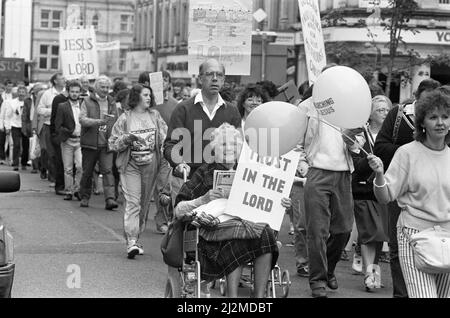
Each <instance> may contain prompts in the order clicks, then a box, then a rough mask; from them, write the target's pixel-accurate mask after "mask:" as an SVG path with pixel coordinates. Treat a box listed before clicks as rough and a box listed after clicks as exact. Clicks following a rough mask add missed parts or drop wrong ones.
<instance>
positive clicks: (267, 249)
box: [198, 226, 278, 281]
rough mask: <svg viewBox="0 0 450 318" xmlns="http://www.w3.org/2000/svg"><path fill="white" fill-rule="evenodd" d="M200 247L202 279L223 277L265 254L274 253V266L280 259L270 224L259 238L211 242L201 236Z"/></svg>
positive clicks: (209, 279) (211, 279)
mask: <svg viewBox="0 0 450 318" xmlns="http://www.w3.org/2000/svg"><path fill="white" fill-rule="evenodd" d="M198 247H199V258H200V264H201V270H202V279H204V280H206V281H214V280H216V279H219V278H222V277H224V276H226V275H228V274H230V273H232V272H233V271H234V270H235V269H236V268H238V267H240V266H244V265H247V264H248V263H249V262H251V261H253V260H255V259H256V258H258V257H259V256H261V255H264V254H268V253H272V268H273V267H274V266H275V265H276V263H277V260H278V246H277V242H276V239H275V236H274V232H273V230H272V229H271V228H270V227H269V226H266V227H265V228H264V229H263V231H262V234H261V236H260V237H259V238H257V239H242V240H241V239H233V240H226V241H220V242H209V241H206V240H204V239H203V238H201V237H200V242H199V245H198Z"/></svg>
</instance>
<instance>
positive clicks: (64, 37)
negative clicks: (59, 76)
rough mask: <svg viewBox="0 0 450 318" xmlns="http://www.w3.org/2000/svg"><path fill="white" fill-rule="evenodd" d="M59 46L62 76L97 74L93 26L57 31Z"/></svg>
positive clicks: (89, 77) (96, 75)
mask: <svg viewBox="0 0 450 318" xmlns="http://www.w3.org/2000/svg"><path fill="white" fill-rule="evenodd" d="M59 47H60V54H61V65H62V70H63V74H64V77H65V78H66V79H68V80H72V79H77V78H80V77H82V76H86V77H87V78H88V79H96V78H97V77H98V76H99V69H98V52H97V41H96V37H95V30H94V27H93V26H91V27H89V28H68V29H61V30H60V31H59Z"/></svg>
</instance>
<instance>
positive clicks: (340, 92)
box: [313, 66, 372, 129]
mask: <svg viewBox="0 0 450 318" xmlns="http://www.w3.org/2000/svg"><path fill="white" fill-rule="evenodd" d="M313 101H314V106H315V107H316V109H317V110H318V111H319V114H320V115H321V117H322V118H323V119H325V120H326V121H327V122H329V123H330V124H333V125H335V126H338V127H340V128H344V129H353V128H359V127H362V126H364V124H365V123H366V122H367V121H368V120H369V117H370V112H371V108H372V97H371V94H370V89H369V85H368V84H367V82H366V80H365V79H364V78H363V77H362V76H361V74H359V73H358V72H357V71H355V70H354V69H352V68H350V67H347V66H334V67H331V68H329V69H327V70H325V71H324V72H323V73H322V74H320V75H319V77H318V78H317V81H316V82H315V83H314V87H313Z"/></svg>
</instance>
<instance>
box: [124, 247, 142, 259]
mask: <svg viewBox="0 0 450 318" xmlns="http://www.w3.org/2000/svg"><path fill="white" fill-rule="evenodd" d="M139 252H140V251H139V247H138V246H137V245H132V246H130V247H128V248H127V253H128V258H129V259H134V257H135V256H136V255H138V254H139Z"/></svg>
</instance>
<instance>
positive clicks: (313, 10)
mask: <svg viewBox="0 0 450 318" xmlns="http://www.w3.org/2000/svg"><path fill="white" fill-rule="evenodd" d="M298 6H299V10H300V18H301V20H302V31H303V41H304V45H305V55H306V66H307V69H308V79H309V82H310V84H313V83H314V82H315V81H316V79H317V77H318V76H319V75H320V73H321V72H322V69H323V68H324V66H325V65H326V64H327V57H326V54H325V44H324V41H323V33H322V24H321V21H320V11H319V3H318V0H298Z"/></svg>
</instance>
